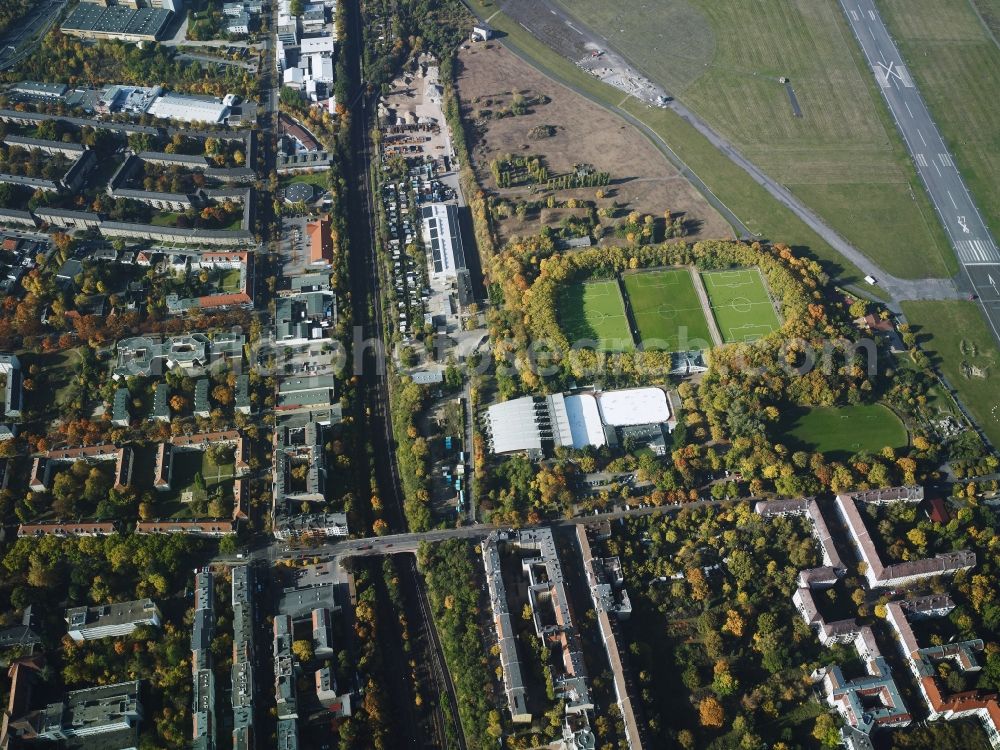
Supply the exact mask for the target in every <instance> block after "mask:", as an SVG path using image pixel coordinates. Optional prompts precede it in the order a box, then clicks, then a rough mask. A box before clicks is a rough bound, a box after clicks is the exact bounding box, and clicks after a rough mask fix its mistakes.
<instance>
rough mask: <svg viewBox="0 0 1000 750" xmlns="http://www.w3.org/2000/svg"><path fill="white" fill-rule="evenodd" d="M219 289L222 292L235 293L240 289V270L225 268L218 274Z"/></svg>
mask: <svg viewBox="0 0 1000 750" xmlns="http://www.w3.org/2000/svg"><path fill="white" fill-rule="evenodd" d="M219 288H220V289H222V291H224V292H237V291H239V289H240V270H239V269H238V268H227V269H225V270H223V271H221V272H220V274H219Z"/></svg>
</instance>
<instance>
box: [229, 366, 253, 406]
mask: <svg viewBox="0 0 1000 750" xmlns="http://www.w3.org/2000/svg"><path fill="white" fill-rule="evenodd" d="M233 408H234V409H235V410H236V411H238V412H239V413H240V414H249V413H250V408H251V403H250V376H249V375H245V374H244V375H240V376H239V377H237V378H236V394H235V396H234V400H233Z"/></svg>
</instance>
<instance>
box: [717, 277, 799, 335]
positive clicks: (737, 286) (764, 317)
mask: <svg viewBox="0 0 1000 750" xmlns="http://www.w3.org/2000/svg"><path fill="white" fill-rule="evenodd" d="M701 279H702V282H703V283H704V284H705V293H706V294H708V301H709V304H710V305H711V306H712V314H713V315H714V316H715V322H716V325H718V327H719V333H720V334H721V335H722V340H723V341H725V343H727V344H731V343H734V342H746V341H756V340H757V339H759V338H761V337H763V336H766V335H767V334H769V333H771V332H772V331H776V330H778V328H779V327H780V326H781V323H780V321H779V320H778V315H777V313H776V312H775V311H774V305H772V304H771V299H770V297H769V296H768V294H767V287H766V286H765V285H764V279H763V277H762V276H761V275H760V271H759V270H758V269H756V268H749V269H740V270H735V271H703V272H702V274H701Z"/></svg>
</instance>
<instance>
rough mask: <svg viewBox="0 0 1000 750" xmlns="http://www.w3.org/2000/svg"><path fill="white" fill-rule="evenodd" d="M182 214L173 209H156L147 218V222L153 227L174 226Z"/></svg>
mask: <svg viewBox="0 0 1000 750" xmlns="http://www.w3.org/2000/svg"><path fill="white" fill-rule="evenodd" d="M181 216H183V214H179V213H175V212H173V211H156V212H155V213H153V215H152V216H151V217H150V219H149V223H150V224H152V225H153V226H154V227H176V226H177V220H178V219H179V218H180V217H181Z"/></svg>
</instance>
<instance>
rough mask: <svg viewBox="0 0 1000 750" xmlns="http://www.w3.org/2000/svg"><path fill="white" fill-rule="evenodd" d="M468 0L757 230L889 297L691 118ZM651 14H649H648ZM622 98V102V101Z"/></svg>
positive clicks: (484, 2)
mask: <svg viewBox="0 0 1000 750" xmlns="http://www.w3.org/2000/svg"><path fill="white" fill-rule="evenodd" d="M468 4H469V6H470V7H471V8H472V9H473V10H474V11H476V12H477V13H479V14H480V16H481V17H482V18H487V17H489V18H490V19H491V20H490V25H491V26H492V27H493V28H495V29H497V30H499V31H502V32H503V33H504V34H505V35H506V36H505V38H504V43H505V44H506V45H507V46H508V47H510V48H511V49H512V50H513V51H514V52H515V53H516V54H518V55H521V56H522V57H524V58H525V59H527V60H528V61H530V62H531V63H532V64H533V65H535V66H536V67H537V68H539V69H540V70H542V71H544V72H545V73H546V74H547V75H548V76H550V77H552V78H553V79H554V80H556V81H558V82H560V83H562V84H564V85H567V86H570V87H571V88H573V89H575V90H577V91H579V92H581V93H582V94H583V95H585V96H587V97H589V98H591V99H592V100H594V101H597V102H599V103H601V104H603V105H604V106H606V107H608V108H609V109H611V110H612V111H619V112H622V113H625V114H627V115H629V116H631V117H633V118H635V119H636V121H638V122H639V123H640V124H641V125H642V126H643V127H645V128H648V130H645V131H644V133H645V134H646V135H647V137H649V138H650V140H652V141H653V142H654V143H656V145H657V147H658V148H660V149H661V150H662V151H664V152H665V153H667V154H669V155H670V158H671V160H675V161H679V162H680V163H682V164H683V165H684V166H686V167H688V168H689V169H691V170H692V171H693V172H695V173H696V174H697V175H698V176H699V177H700V178H701V179H702V180H704V181H705V183H706V184H707V185H708V187H709V188H710V189H711V191H712V192H713V193H714V194H715V195H716V196H718V198H719V199H720V200H721V201H722V202H723V203H725V204H726V206H728V207H729V209H730V210H732V211H733V212H734V213H735V214H736V215H737V216H738V217H739V218H740V220H741V221H742V222H743V223H744V224H745V225H746V226H747V227H748V228H749V229H750V231H752V232H754V233H755V234H757V235H759V236H761V237H763V238H765V239H768V240H771V241H774V242H783V243H785V244H787V245H789V246H790V247H792V248H793V249H794V250H795V252H796V253H798V254H800V255H808V256H812V257H814V258H816V259H817V260H819V261H821V262H822V263H823V266H824V268H825V270H826V271H827V273H828V274H830V276H831V278H833V279H835V280H837V281H838V282H839V283H841V284H854V285H858V286H860V287H862V288H864V289H865V291H866V292H867V293H868V294H870V295H873V296H874V297H877V298H879V299H885V296H884V293H883V292H882V291H881V290H880V289H879V288H878V287H873V286H868V285H866V284H865V283H864V281H863V277H864V274H863V273H861V272H860V271H859V269H858V267H857V266H855V265H854V264H853V263H851V262H850V261H848V260H847V259H846V258H844V257H843V256H842V255H841V254H840V253H838V252H837V251H836V250H834V249H833V248H832V247H831V246H830V245H828V244H827V243H826V242H825V241H824V240H823V239H822V238H821V237H820V236H819V235H817V234H816V233H815V232H814V231H813V230H812V229H810V228H809V227H808V226H807V225H806V224H805V223H804V222H803V221H802V220H801V219H799V218H798V217H797V216H796V215H795V214H794V213H792V211H791V210H789V209H788V208H786V207H785V206H783V205H781V204H780V203H779V202H778V201H776V200H775V199H774V198H773V197H772V196H771V195H770V194H769V193H768V192H767V191H766V190H765V189H764V188H762V187H761V186H760V185H758V184H757V183H756V182H754V180H753V179H752V178H751V177H750V175H748V174H747V173H746V172H745V171H743V170H742V169H740V168H739V167H737V166H736V165H735V164H733V162H731V161H730V160H729V159H728V158H726V157H725V156H724V155H723V154H722V153H720V152H719V151H718V150H717V149H716V148H715V147H714V146H713V145H712V144H711V143H709V142H708V141H707V140H706V139H705V138H704V137H703V136H702V135H701V134H700V133H699V132H698V131H696V130H695V129H694V128H693V127H692V126H691V125H690V124H689V123H688V122H686V121H685V120H684V119H682V118H681V117H680V116H679V115H677V114H676V113H675V112H674V111H672V110H669V109H653V108H650V107H648V106H646V105H645V104H643V103H642V102H640V101H638V100H637V99H627V100H626V101H624V102H623V100H622V94H621V91H619V90H618V89H614V88H612V87H610V86H608V85H607V84H604V83H602V82H600V81H598V80H597V79H596V78H594V77H593V76H591V75H588V74H587V73H585V72H584V71H582V70H580V69H579V68H577V67H576V66H575V65H573V63H572V62H570V61H569V60H567V59H566V58H563V57H561V56H560V55H559V54H557V53H556V52H554V51H553V50H551V49H550V48H549V47H547V46H545V45H544V44H542V43H541V42H539V41H538V40H537V39H536V38H535V37H534V36H532V35H531V34H530V33H528V32H527V31H526V30H524V29H523V28H521V26H520V25H519V24H518V23H517V22H516V21H514V20H512V19H511V18H510V17H509V16H506V15H505V14H503V13H497V10H498V8H497V5H496V3H494V2H492V0H468ZM648 15H649V14H646V16H647V17H648ZM619 104H620V105H621V106H620V107H619Z"/></svg>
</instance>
